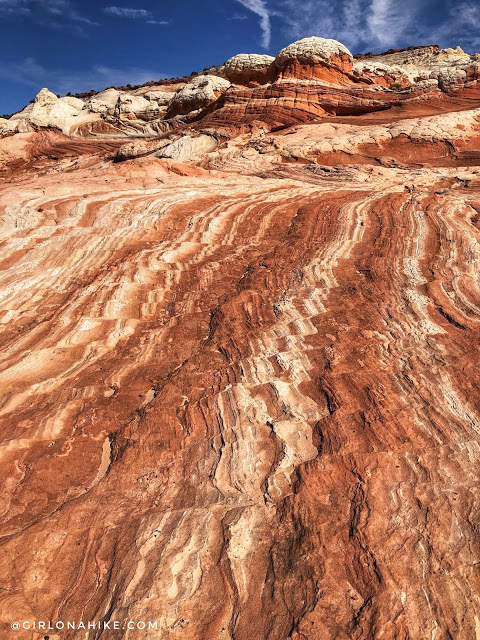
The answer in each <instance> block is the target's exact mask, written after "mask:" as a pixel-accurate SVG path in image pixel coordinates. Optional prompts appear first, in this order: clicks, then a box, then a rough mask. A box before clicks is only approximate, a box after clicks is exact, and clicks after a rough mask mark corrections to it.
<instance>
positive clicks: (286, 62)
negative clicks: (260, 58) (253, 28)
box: [275, 37, 353, 82]
mask: <svg viewBox="0 0 480 640" xmlns="http://www.w3.org/2000/svg"><path fill="white" fill-rule="evenodd" d="M275 66H276V67H277V70H278V74H279V77H280V78H298V79H302V78H307V79H309V78H318V79H320V80H326V81H337V82H338V81H339V80H342V79H343V74H342V72H350V71H351V70H352V68H353V56H352V54H351V53H350V51H349V50H348V49H347V47H345V46H344V45H343V44H341V43H340V42H338V41H337V40H329V39H325V38H317V37H311V38H303V40H298V41H297V42H294V43H292V44H290V45H289V46H288V47H285V48H284V49H282V50H281V51H279V52H278V54H277V56H276V58H275ZM332 67H334V68H332ZM339 72H340V73H339Z"/></svg>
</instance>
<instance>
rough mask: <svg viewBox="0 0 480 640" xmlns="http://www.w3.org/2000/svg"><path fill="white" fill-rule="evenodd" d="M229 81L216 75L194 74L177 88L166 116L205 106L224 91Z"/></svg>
mask: <svg viewBox="0 0 480 640" xmlns="http://www.w3.org/2000/svg"><path fill="white" fill-rule="evenodd" d="M230 85H231V83H230V82H229V81H228V80H225V79H224V78H220V77H218V76H209V75H206V76H203V75H202V76H196V77H195V78H193V80H191V81H190V82H189V83H188V84H187V85H185V86H184V87H182V88H181V89H179V90H178V91H177V92H176V93H175V95H174V97H173V99H172V101H171V103H170V106H169V108H168V117H172V116H175V115H182V114H185V113H189V112H190V111H194V110H196V109H201V108H203V107H206V106H207V105H209V104H210V103H211V102H214V101H215V100H216V99H217V98H218V97H219V96H220V95H222V93H224V92H225V91H226V90H227V89H228V88H229V87H230Z"/></svg>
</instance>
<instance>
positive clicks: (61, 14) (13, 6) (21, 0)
mask: <svg viewBox="0 0 480 640" xmlns="http://www.w3.org/2000/svg"><path fill="white" fill-rule="evenodd" d="M0 15H1V16H4V17H7V18H8V17H10V18H15V17H21V18H30V19H32V20H34V21H35V22H38V23H40V24H46V25H47V26H51V27H53V28H60V26H61V23H60V22H58V21H59V20H61V21H63V24H68V23H76V24H75V30H76V32H77V33H82V27H81V26H80V25H83V26H98V23H97V22H95V21H94V20H91V19H90V18H87V17H85V16H84V15H82V14H80V13H79V12H78V11H77V10H76V8H75V5H74V4H73V2H72V1H71V0H0Z"/></svg>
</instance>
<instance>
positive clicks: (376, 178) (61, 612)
mask: <svg viewBox="0 0 480 640" xmlns="http://www.w3.org/2000/svg"><path fill="white" fill-rule="evenodd" d="M317 44H318V43H317ZM322 46H323V45H322ZM330 47H333V49H335V51H334V52H333V53H332V55H328V56H326V57H325V56H324V57H322V56H317V54H315V56H317V57H315V58H314V59H313V58H310V59H307V58H305V57H301V58H300V57H298V60H297V62H295V61H294V64H293V66H290V67H288V65H289V64H290V62H287V63H286V65H287V66H282V65H283V63H282V64H281V65H280V69H282V74H283V76H282V77H276V78H275V79H274V80H270V81H269V82H268V83H266V84H265V85H260V86H250V87H247V86H245V85H243V86H241V85H240V83H239V84H238V85H235V86H232V87H230V81H225V82H226V83H227V84H228V86H229V88H228V91H226V93H222V95H221V96H220V97H217V98H215V100H214V102H211V103H210V104H208V105H207V107H206V108H205V109H204V110H201V111H199V112H197V113H195V114H194V116H192V117H191V116H190V115H189V114H188V113H184V114H181V115H177V116H175V117H170V118H167V119H165V118H164V117H163V116H162V117H159V118H150V116H148V117H147V116H146V115H145V114H144V113H143V112H142V110H143V111H145V109H147V104H148V105H152V104H154V103H155V105H157V108H158V109H166V108H167V107H169V105H170V104H171V102H170V101H171V99H172V97H173V98H174V96H172V95H169V96H168V94H173V92H172V91H170V92H169V91H164V92H165V93H166V94H167V96H168V97H165V98H164V97H163V96H161V95H160V96H159V95H157V91H160V89H152V88H150V89H148V91H147V90H145V91H143V90H142V91H137V90H135V91H132V92H131V93H128V94H127V92H117V93H114V91H116V90H108V91H106V92H103V95H102V94H99V95H98V96H97V97H96V103H95V102H94V99H91V100H90V102H89V103H88V104H87V103H85V104H86V106H85V107H84V108H81V109H78V107H79V104H78V103H76V102H72V101H70V102H67V101H65V100H63V99H58V98H57V97H56V96H53V97H52V95H50V94H47V93H46V92H43V93H42V95H41V96H40V98H38V100H37V101H36V102H35V103H34V104H33V106H32V107H29V108H27V109H28V112H27V113H25V112H23V115H21V117H20V118H16V119H15V120H13V122H14V123H15V122H16V123H17V124H12V121H11V120H6V121H5V122H6V123H7V124H5V122H3V121H2V122H0V132H6V133H7V135H5V137H3V138H2V139H1V140H0V228H1V229H2V232H3V234H2V254H1V269H0V334H1V340H2V350H1V355H0V385H1V388H2V399H1V402H0V430H1V435H2V442H1V450H0V455H1V465H0V475H1V477H2V493H1V510H2V520H1V524H0V544H1V546H2V553H1V554H0V637H2V638H3V637H5V638H7V637H11V635H12V634H13V633H14V632H12V630H11V628H10V625H11V623H12V622H13V621H14V620H20V621H23V620H26V621H34V620H36V621H38V620H43V621H50V622H51V624H52V625H55V624H56V623H57V622H59V621H68V620H70V621H77V622H79V621H81V620H83V621H88V620H96V621H100V622H101V623H102V624H103V623H109V624H111V625H112V626H113V622H118V623H119V625H120V627H124V626H125V624H126V622H127V621H129V620H136V621H155V622H156V623H157V625H158V628H157V630H156V631H149V630H148V628H147V629H145V630H142V629H126V628H124V629H122V628H120V629H119V630H113V628H112V626H111V627H110V630H108V631H104V632H102V633H100V631H98V630H95V629H90V630H89V629H88V628H87V629H86V630H75V631H74V630H64V631H62V632H56V631H55V630H54V631H49V632H40V631H39V632H32V631H30V632H28V631H19V632H15V637H16V638H19V640H24V639H25V640H38V639H39V638H45V637H46V634H47V635H48V637H49V638H50V640H58V639H60V638H62V640H63V639H66V640H99V639H103V638H106V639H107V640H150V639H152V638H162V639H165V640H217V639H218V640H221V639H223V638H226V639H230V640H251V639H252V638H254V639H255V640H257V639H258V640H267V639H268V640H351V639H352V638H355V639H356V640H400V639H401V640H407V639H409V640H423V639H424V638H433V639H435V640H447V639H451V638H455V639H457V638H458V639H462V640H463V639H465V640H467V639H468V640H470V639H472V640H473V639H475V638H477V637H478V633H479V629H480V580H479V574H478V567H479V566H480V544H479V543H480V538H479V530H478V513H479V509H480V503H479V491H478V487H479V471H478V469H479V462H480V399H479V394H478V388H479V383H480V373H479V372H480V366H479V365H480V361H479V356H478V349H477V348H476V345H477V343H478V340H479V338H480V287H479V281H478V264H479V260H480V152H479V149H480V91H479V89H478V88H477V80H476V77H475V76H474V75H471V76H468V78H470V79H468V78H467V80H466V81H465V82H463V81H462V82H463V84H462V82H461V83H460V85H459V84H455V85H452V84H449V85H448V87H449V89H448V91H447V90H446V89H445V90H444V89H442V88H441V87H440V84H439V82H438V80H436V79H435V78H431V77H430V76H429V77H428V78H423V79H419V80H417V79H416V77H417V76H416V75H415V69H412V68H410V67H411V61H412V60H417V61H418V60H421V63H422V64H421V65H418V66H419V67H420V66H422V68H427V67H429V66H430V67H432V65H433V63H432V64H430V63H429V62H428V61H429V60H438V59H439V56H443V57H444V58H448V56H453V57H455V56H457V57H456V58H455V59H457V58H458V59H460V58H462V60H464V61H465V60H466V58H465V57H462V55H463V56H465V54H460V53H459V52H458V51H455V50H453V51H454V53H453V54H452V53H450V52H447V53H445V54H441V53H438V55H437V53H436V52H438V51H439V50H438V48H437V49H435V48H430V49H428V50H426V49H419V50H416V53H415V51H414V52H412V51H411V50H410V51H408V52H395V53H391V54H388V55H389V56H394V57H393V58H388V57H387V56H384V57H383V59H382V57H381V56H379V57H378V59H376V58H375V57H374V58H373V59H372V58H368V59H365V60H358V59H356V61H355V62H353V60H352V58H351V56H350V55H349V54H348V53H345V51H343V49H342V48H340V47H338V46H337V44H331V43H330V44H329V45H328V46H326V48H325V47H324V49H323V50H324V51H330V52H331V51H333V49H331V48H330ZM402 55H403V56H407V58H406V59H407V64H405V65H403V63H402V58H401V56H402ZM302 56H303V54H302ZM335 56H336V58H335ZM333 58H335V59H333ZM288 60H290V58H288ZM472 62H475V59H474V57H469V60H468V61H467V63H466V64H467V66H468V65H471V64H472ZM435 64H436V63H435ZM442 64H443V63H442ZM461 65H463V62H462V63H461ZM461 65H460V66H461ZM403 66H404V67H405V73H404V75H403V76H402V77H404V78H406V79H407V80H408V83H409V84H408V83H407V82H406V81H405V82H404V84H405V85H406V86H405V87H403V86H402V87H400V88H399V87H395V88H393V89H392V88H391V87H392V86H393V85H395V82H399V83H400V84H401V81H400V80H401V77H400V75H399V76H395V75H394V73H398V74H400V71H399V69H400V70H401V69H402V68H403ZM433 66H435V65H433ZM453 67H454V68H455V69H457V70H458V68H459V67H458V65H456V64H453ZM453 67H452V68H453ZM276 68H278V67H276ZM287 68H288V69H290V70H289V71H288V74H287V75H285V73H284V72H285V70H286V69H287ZM443 68H444V70H445V69H446V70H447V71H448V68H450V67H448V64H447V63H445V65H444V66H443ZM294 69H297V70H299V75H297V76H296V77H295V76H293V75H289V74H290V73H293V70H294ZM322 69H323V71H322ZM322 73H332V74H336V75H335V77H334V76H330V79H329V80H326V79H325V76H322ZM452 73H453V72H452ZM455 73H456V71H455ZM300 76H302V77H300ZM422 77H423V76H422ZM381 78H383V79H384V82H383V81H380V80H379V79H381ZM218 79H219V78H216V80H218ZM220 79H221V78H220ZM392 80H395V82H393V83H392V82H391V81H392ZM232 81H233V79H232ZM252 82H253V81H252ZM253 84H255V83H253ZM407 84H408V86H407ZM445 86H446V85H445ZM225 87H226V84H224V85H222V90H223V89H224V88H225ZM167 88H168V87H167ZM177 89H178V87H177ZM189 91H190V90H189ZM149 94H150V95H149ZM126 95H131V96H133V97H134V98H136V99H135V100H130V99H129V98H127V97H125V96H126ZM175 95H177V94H175ZM122 96H123V97H122ZM137 98H141V100H140V99H138V100H137ZM59 100H63V102H60V103H59ZM142 101H143V102H142ZM88 105H90V106H88ZM92 105H95V106H94V107H93V106H92ZM122 105H123V106H122ZM329 105H330V106H329ZM67 107H68V108H67ZM70 109H74V110H76V112H77V113H80V114H82V115H80V116H75V115H73V112H71V111H70ZM147 110H148V109H147ZM342 110H343V111H342ZM119 111H121V112H119ZM83 112H85V114H86V116H87V118H89V119H88V120H87V121H86V124H85V125H83V126H80V127H79V126H77V125H72V126H70V119H72V121H73V118H77V119H81V118H83V116H84V114H83ZM57 113H58V114H60V115H59V116H57V115H56V114H57ZM142 113H143V115H142ZM52 114H54V116H52ZM52 117H54V118H55V122H54V124H51V122H52V120H51V118H52ZM41 118H46V120H45V121H44V122H43V124H42V123H41ZM64 118H66V120H65V122H66V124H65V126H59V123H61V122H64V120H63V119H64ZM18 122H22V126H21V132H18V133H14V131H15V130H18V129H16V127H18ZM75 122H76V121H75ZM35 123H37V124H35ZM67 133H68V135H66V134H67ZM126 136H128V137H129V139H126ZM130 138H131V139H130Z"/></svg>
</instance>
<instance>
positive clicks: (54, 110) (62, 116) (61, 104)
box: [8, 89, 92, 134]
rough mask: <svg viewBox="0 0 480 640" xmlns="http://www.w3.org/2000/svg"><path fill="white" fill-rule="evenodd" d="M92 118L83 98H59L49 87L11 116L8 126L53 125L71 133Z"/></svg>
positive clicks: (12, 127)
mask: <svg viewBox="0 0 480 640" xmlns="http://www.w3.org/2000/svg"><path fill="white" fill-rule="evenodd" d="M91 119H92V117H91V116H90V114H89V113H88V110H86V109H85V104H84V102H83V101H82V100H78V99H76V98H71V97H64V98H58V97H57V96H56V95H55V94H54V93H52V92H51V91H49V90H48V89H42V90H41V91H40V92H39V93H38V94H37V96H36V97H35V100H34V102H33V104H30V105H28V106H27V107H26V108H25V109H24V110H23V111H21V112H20V113H17V114H15V115H13V116H12V117H11V118H10V120H9V121H8V122H9V125H8V126H9V128H10V130H16V131H28V130H29V129H31V128H48V127H52V128H55V129H59V130H60V131H62V132H63V133H65V134H70V133H72V132H73V131H74V130H75V128H76V127H78V126H79V125H80V124H82V123H83V122H86V121H88V120H91Z"/></svg>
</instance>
